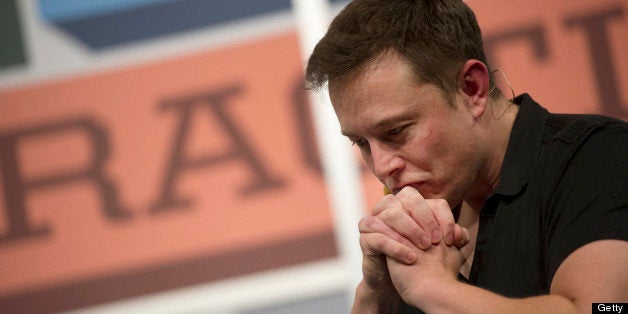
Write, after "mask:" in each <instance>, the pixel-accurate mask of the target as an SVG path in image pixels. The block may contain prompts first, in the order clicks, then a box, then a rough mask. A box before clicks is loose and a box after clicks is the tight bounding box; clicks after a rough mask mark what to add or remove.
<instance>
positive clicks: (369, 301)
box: [351, 280, 401, 314]
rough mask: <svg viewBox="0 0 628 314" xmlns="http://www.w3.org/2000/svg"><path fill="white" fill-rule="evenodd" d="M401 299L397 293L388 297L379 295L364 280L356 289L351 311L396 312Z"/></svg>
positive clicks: (370, 313)
mask: <svg viewBox="0 0 628 314" xmlns="http://www.w3.org/2000/svg"><path fill="white" fill-rule="evenodd" d="M400 300H401V298H400V297H399V295H397V294H396V293H395V294H392V295H390V296H387V297H383V296H381V295H378V294H377V293H375V292H374V291H373V290H372V289H370V288H369V287H368V286H367V285H366V283H365V282H364V280H362V281H361V282H360V284H359V285H358V287H357V289H356V292H355V300H354V302H353V307H352V308H351V313H352V314H362V313H364V314H394V313H397V308H398V307H399V302H400Z"/></svg>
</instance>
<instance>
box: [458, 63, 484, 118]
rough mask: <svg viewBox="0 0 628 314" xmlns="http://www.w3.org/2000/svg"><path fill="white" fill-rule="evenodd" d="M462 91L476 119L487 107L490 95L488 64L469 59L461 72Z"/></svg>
mask: <svg viewBox="0 0 628 314" xmlns="http://www.w3.org/2000/svg"><path fill="white" fill-rule="evenodd" d="M460 76H461V83H460V84H461V86H460V87H461V89H462V93H463V95H464V96H465V97H464V98H465V99H466V100H467V101H466V104H467V107H468V108H467V109H468V110H469V111H470V113H471V114H472V115H473V118H475V119H476V120H477V119H479V118H480V117H481V116H482V115H483V114H484V110H485V109H486V104H487V102H488V96H489V92H490V91H489V73H488V69H487V68H486V65H485V64H484V63H483V62H481V61H478V60H467V62H465V64H464V66H463V67H462V70H461V72H460Z"/></svg>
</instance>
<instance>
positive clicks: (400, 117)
mask: <svg viewBox="0 0 628 314" xmlns="http://www.w3.org/2000/svg"><path fill="white" fill-rule="evenodd" d="M413 117H414V115H413V114H411V113H407V112H404V113H401V114H397V115H393V116H390V117H387V118H384V119H382V120H381V121H378V122H377V123H375V125H373V129H374V130H378V129H382V128H385V127H387V126H390V125H391V124H395V123H399V122H400V121H404V120H411V119H412V118H413ZM340 133H342V135H344V136H346V137H352V136H353V137H354V136H356V135H354V134H351V133H349V132H346V131H345V130H340Z"/></svg>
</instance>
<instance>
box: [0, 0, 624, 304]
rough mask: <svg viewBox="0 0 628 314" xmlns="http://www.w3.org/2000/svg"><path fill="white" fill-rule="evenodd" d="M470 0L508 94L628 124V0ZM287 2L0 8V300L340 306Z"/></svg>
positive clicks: (350, 267)
mask: <svg viewBox="0 0 628 314" xmlns="http://www.w3.org/2000/svg"><path fill="white" fill-rule="evenodd" d="M467 3H468V4H469V5H470V6H471V7H472V9H474V10H475V12H476V15H477V18H478V20H479V23H480V26H481V27H482V29H483V34H484V38H485V47H486V50H487V53H488V57H489V63H490V65H491V67H492V68H500V69H501V70H502V71H503V72H504V73H505V75H506V76H507V78H508V81H509V82H510V85H511V86H512V89H513V91H514V93H516V94H519V93H523V92H528V93H530V94H531V95H532V96H533V97H534V98H535V99H536V100H537V101H538V102H540V103H541V104H542V105H544V106H546V107H547V108H549V109H550V110H551V111H554V112H571V113H601V114H607V115H611V116H615V117H618V118H621V119H624V120H625V119H628V52H627V51H628V41H627V39H626V38H627V36H626V34H628V2H627V1H624V0H597V1H588V0H544V1H540V0H526V1H523V0H509V1H504V0H468V1H467ZM346 4H347V1H330V2H328V3H327V8H328V12H327V13H328V15H327V16H328V18H327V22H328V21H329V19H331V17H333V15H335V14H336V13H337V12H338V11H339V10H340V9H341V8H342V7H344V6H345V5H346ZM294 9H295V8H294V7H293V5H292V3H291V2H290V1H289V0H2V1H0V42H1V43H2V44H1V46H0V278H1V279H0V312H2V313H49V312H71V313H238V314H245V313H246V314H262V313H326V314H332V313H346V312H348V308H349V306H350V301H349V300H350V297H351V295H352V293H353V288H354V283H355V274H356V273H357V274H358V275H359V271H360V267H361V266H360V264H359V260H358V262H357V263H355V259H354V260H350V259H346V258H343V254H345V253H343V252H345V251H344V249H343V248H342V247H341V244H339V243H341V242H342V241H339V239H338V238H339V237H340V236H341V235H339V234H338V232H337V230H338V228H337V226H338V223H339V222H338V221H335V220H334V219H335V218H334V217H337V216H335V215H334V213H333V210H332V208H331V205H330V197H329V193H328V191H329V190H328V189H326V182H327V181H326V180H325V176H324V174H323V172H322V170H321V169H322V167H321V162H320V160H321V159H320V158H319V152H320V149H319V148H318V145H317V140H316V134H317V133H316V131H315V128H316V127H317V124H316V123H314V122H313V119H312V111H311V110H310V107H309V105H308V103H309V99H312V98H308V97H309V96H308V95H307V94H306V92H305V91H304V90H303V88H302V86H303V83H302V74H303V69H304V65H303V60H304V59H305V58H306V56H304V53H302V52H301V51H307V50H302V49H303V47H300V43H301V41H300V38H301V37H302V36H303V34H300V33H299V31H298V30H297V27H296V25H297V24H298V23H299V21H298V18H297V16H298V15H296V14H295V12H294V11H295V10H294ZM323 23H325V22H323ZM498 77H500V76H498ZM504 84H505V80H503V79H501V82H500V86H502V91H503V92H504V94H506V95H510V87H508V86H507V85H504ZM314 108H316V106H314ZM355 156H356V157H357V154H356V155H355ZM355 160H356V163H358V162H359V161H358V158H356V159H355ZM359 169H360V170H361V172H362V174H364V176H363V178H362V179H360V186H359V189H360V191H358V192H357V193H356V194H355V195H364V199H362V200H358V202H357V203H356V204H362V205H359V206H358V207H361V208H353V209H350V210H354V211H357V212H358V213H366V212H367V209H368V208H369V206H371V205H373V204H374V203H375V202H376V201H377V200H378V199H379V197H380V196H381V187H380V186H379V184H378V183H377V182H376V181H375V180H374V179H373V178H372V177H371V176H369V174H368V173H367V172H366V171H365V170H364V168H363V167H360V168H359ZM360 197H362V196H360ZM352 228H354V229H355V233H356V234H357V227H352ZM357 245H358V244H357V242H355V246H356V247H357Z"/></svg>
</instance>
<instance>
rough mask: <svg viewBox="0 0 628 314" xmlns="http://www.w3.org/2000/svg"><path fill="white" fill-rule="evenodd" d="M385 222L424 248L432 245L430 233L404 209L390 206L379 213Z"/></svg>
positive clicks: (414, 243) (417, 245)
mask: <svg viewBox="0 0 628 314" xmlns="http://www.w3.org/2000/svg"><path fill="white" fill-rule="evenodd" d="M377 218H378V219H380V220H381V221H382V222H383V223H384V224H386V225H387V226H388V227H390V228H391V229H392V230H394V231H395V232H396V233H398V234H400V235H401V236H403V237H404V238H406V239H408V240H409V241H410V242H412V244H413V246H416V247H418V248H420V249H422V250H426V249H427V248H429V247H430V246H431V245H432V242H431V240H430V238H429V235H428V234H427V233H425V231H424V230H423V229H422V228H421V227H420V226H419V224H418V223H417V222H416V221H415V220H414V219H413V218H412V217H410V215H409V214H408V213H407V212H406V211H405V210H402V209H399V208H390V209H386V210H385V211H383V212H381V213H380V214H379V215H377Z"/></svg>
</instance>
